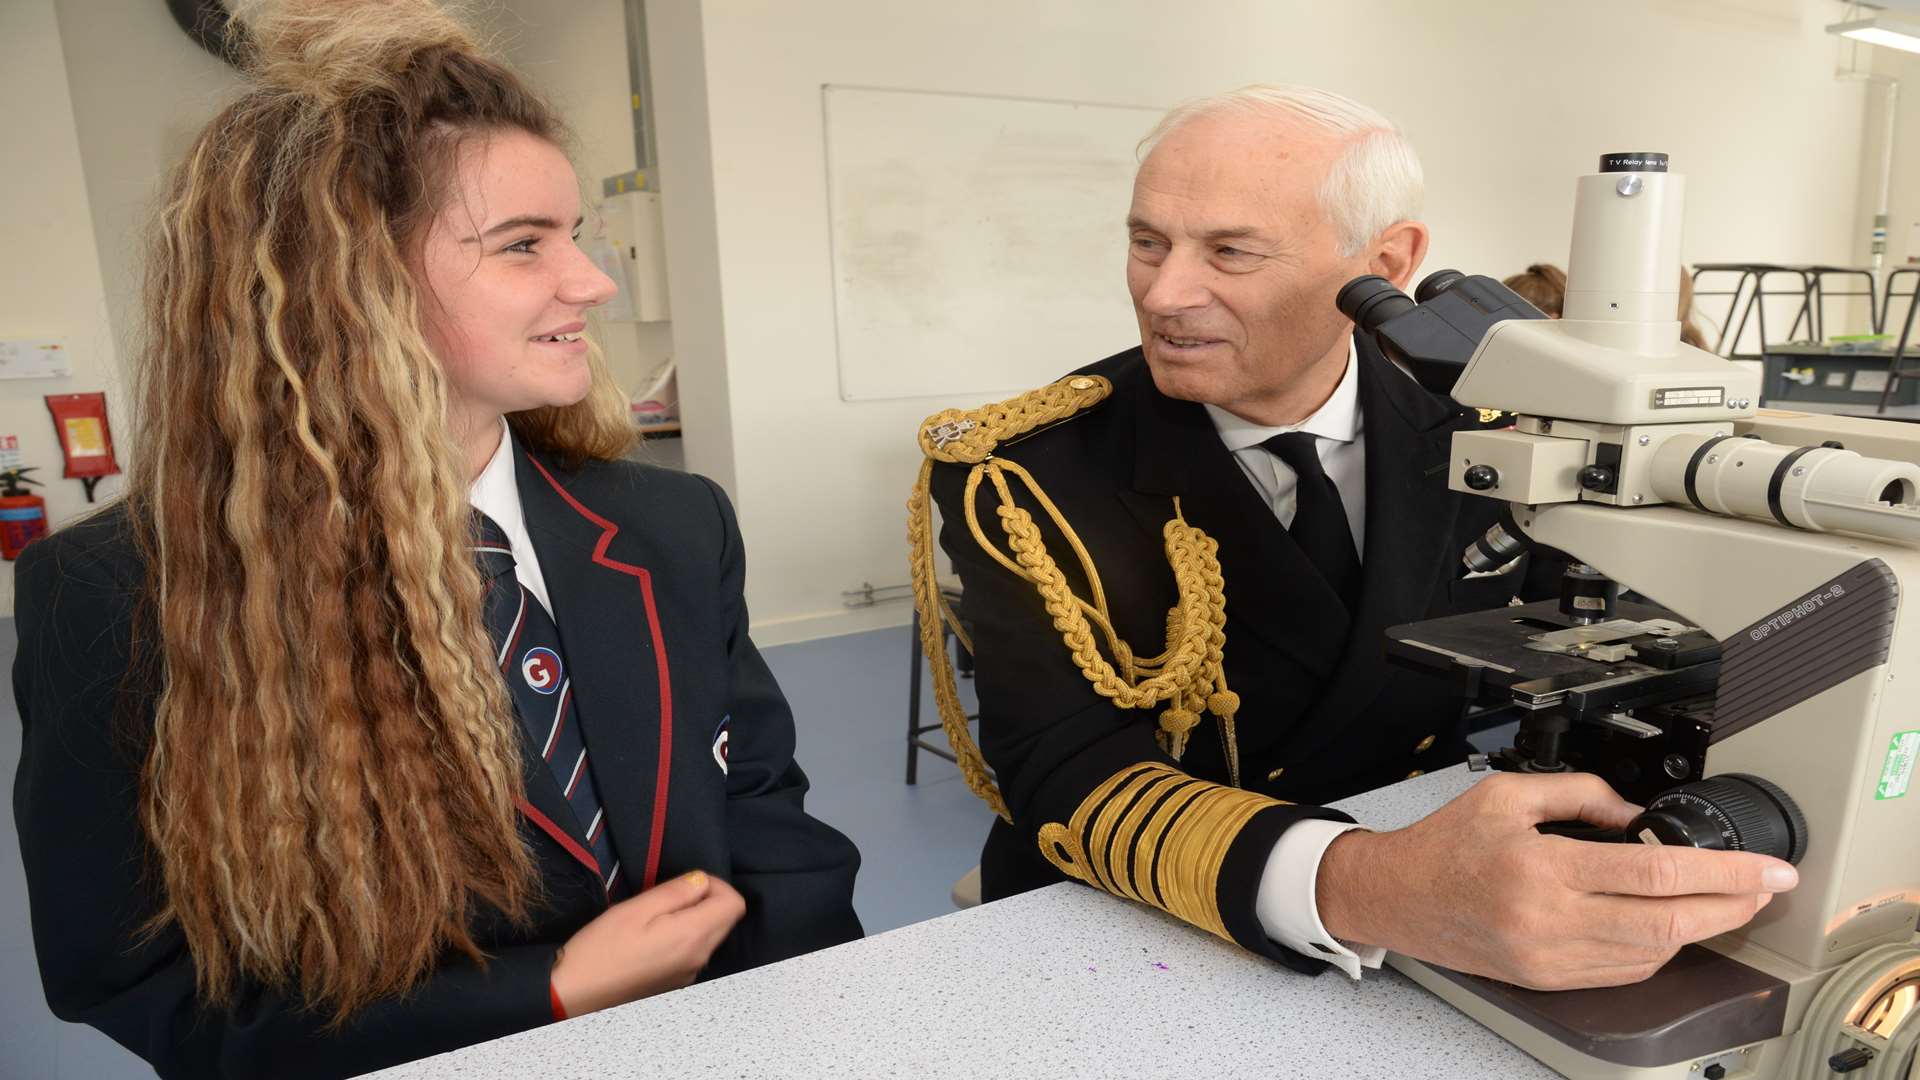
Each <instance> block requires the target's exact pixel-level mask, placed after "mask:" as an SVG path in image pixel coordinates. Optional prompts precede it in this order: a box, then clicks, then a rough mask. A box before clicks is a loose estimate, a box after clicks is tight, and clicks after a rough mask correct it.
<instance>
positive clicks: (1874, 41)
mask: <svg viewBox="0 0 1920 1080" xmlns="http://www.w3.org/2000/svg"><path fill="white" fill-rule="evenodd" d="M1827 33H1829V34H1838V35H1839V36H1841V37H1843V38H1852V39H1853V40H1855V41H1864V42H1866V43H1867V44H1869V45H1885V46H1886V47H1887V48H1889V49H1899V50H1901V51H1902V52H1910V53H1920V26H1916V25H1914V24H1913V23H1908V22H1902V21H1900V20H1898V19H1889V18H1887V17H1886V16H1885V15H1876V16H1874V17H1873V18H1871V19H1860V20H1857V21H1855V22H1843V23H1834V24H1833V25H1832V26H1829V27H1827Z"/></svg>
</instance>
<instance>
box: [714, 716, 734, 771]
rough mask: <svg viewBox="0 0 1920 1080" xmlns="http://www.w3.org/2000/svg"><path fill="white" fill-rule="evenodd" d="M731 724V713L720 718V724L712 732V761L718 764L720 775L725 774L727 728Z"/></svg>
mask: <svg viewBox="0 0 1920 1080" xmlns="http://www.w3.org/2000/svg"><path fill="white" fill-rule="evenodd" d="M732 724H733V714H731V713H729V714H727V715H726V716H723V717H721V718H720V726H719V727H718V728H716V729H714V732H713V763H714V764H715V765H718V766H720V775H722V776H725V775H726V774H727V728H728V727H730V726H732Z"/></svg>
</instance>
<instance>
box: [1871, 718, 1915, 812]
mask: <svg viewBox="0 0 1920 1080" xmlns="http://www.w3.org/2000/svg"><path fill="white" fill-rule="evenodd" d="M1916 760H1920V731H1902V732H1900V733H1899V734H1898V735H1895V736H1894V737H1893V742H1892V743H1891V744H1889V745H1888V747H1887V763H1886V764H1885V765H1883V766H1881V768H1880V786H1879V787H1878V788H1875V789H1874V793H1873V797H1874V798H1875V799H1897V798H1899V797H1900V796H1902V795H1905V794H1906V793H1907V785H1908V783H1909V782H1911V781H1912V780H1913V766H1914V763H1915V761H1916Z"/></svg>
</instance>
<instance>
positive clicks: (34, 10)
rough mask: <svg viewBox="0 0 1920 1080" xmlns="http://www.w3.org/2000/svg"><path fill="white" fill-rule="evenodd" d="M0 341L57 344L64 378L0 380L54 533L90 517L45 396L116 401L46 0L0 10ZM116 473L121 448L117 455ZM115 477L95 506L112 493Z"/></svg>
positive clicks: (4, 597) (4, 409) (0, 582)
mask: <svg viewBox="0 0 1920 1080" xmlns="http://www.w3.org/2000/svg"><path fill="white" fill-rule="evenodd" d="M0 147H5V148H6V149H5V151H4V154H5V161H6V164H5V166H4V167H0V210H3V212H0V251H4V252H6V257H5V258H3V259H0V337H5V338H19V337H58V338H64V339H65V340H66V343H67V346H68V349H69V351H70V353H71V356H72V359H71V363H72V368H73V372H72V375H71V376H69V377H67V378H61V379H23V380H17V381H16V380H8V381H5V382H0V434H10V435H18V436H19V437H20V448H21V451H22V463H23V464H25V465H30V466H35V467H37V470H38V471H37V472H35V473H34V474H33V475H34V477H36V478H37V479H40V480H42V481H44V482H45V483H46V485H47V486H46V487H45V488H44V489H39V491H40V493H41V494H43V495H44V496H45V497H46V500H47V513H48V517H49V519H50V520H51V521H52V523H53V524H55V525H58V524H60V523H61V522H63V521H65V520H67V519H68V518H71V517H72V516H74V515H75V514H78V513H81V512H83V511H84V510H86V509H87V507H88V504H87V502H86V498H85V495H84V493H83V491H82V489H81V486H80V482H79V481H78V480H66V479H62V478H61V475H60V472H61V469H60V465H61V457H60V444H59V441H58V439H57V438H56V436H55V434H54V429H53V421H52V419H51V417H49V415H48V413H47V407H46V403H45V401H44V400H42V399H43V398H44V397H45V395H47V394H62V393H75V392H85V391H94V390H108V391H110V392H117V389H118V387H117V385H116V382H115V374H116V362H115V348H114V340H113V334H112V332H111V330H110V328H109V320H108V317H107V295H106V287H105V285H104V284H103V282H102V279H101V268H100V261H99V259H98V257H97V256H96V254H95V248H94V226H93V221H92V218H91V217H90V216H89V215H88V213H87V186H86V180H85V178H84V176H83V171H82V166H81V155H80V146H79V142H78V140H77V139H76V137H75V134H74V108H73V102H72V100H71V99H70V98H69V96H68V92H67V66H66V62H65V60H64V58H63V57H62V55H61V51H60V30H59V24H58V21H57V19H56V16H55V13H54V0H8V2H6V3H0ZM122 404H123V403H122V400H121V399H120V398H119V397H117V396H110V397H109V399H108V406H107V407H108V416H109V418H110V419H112V420H114V421H115V424H114V428H115V433H116V434H117V435H122V436H124V434H125V433H126V431H127V415H126V413H125V411H124V409H123V407H122ZM120 460H121V463H122V465H123V466H124V464H125V461H126V458H125V454H124V450H122V452H121V454H120ZM120 482H121V481H120V478H119V477H109V478H107V479H105V480H103V481H101V483H100V484H99V486H98V488H97V489H96V492H95V494H96V497H98V498H101V499H104V498H107V497H108V496H111V495H114V494H117V493H118V492H119V490H120ZM12 612H13V564H12V563H0V614H11V613H12Z"/></svg>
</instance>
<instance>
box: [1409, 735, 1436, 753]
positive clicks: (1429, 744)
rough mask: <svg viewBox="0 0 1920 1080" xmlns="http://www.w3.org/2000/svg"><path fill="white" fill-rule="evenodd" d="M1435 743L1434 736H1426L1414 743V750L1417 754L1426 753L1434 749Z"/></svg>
mask: <svg viewBox="0 0 1920 1080" xmlns="http://www.w3.org/2000/svg"><path fill="white" fill-rule="evenodd" d="M1433 744H1434V737H1433V736H1431V735H1429V736H1427V737H1426V738H1424V739H1421V740H1420V741H1419V742H1418V743H1416V744H1414V747H1413V752H1414V753H1416V754H1424V753H1426V752H1427V751H1429V750H1431V749H1433Z"/></svg>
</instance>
